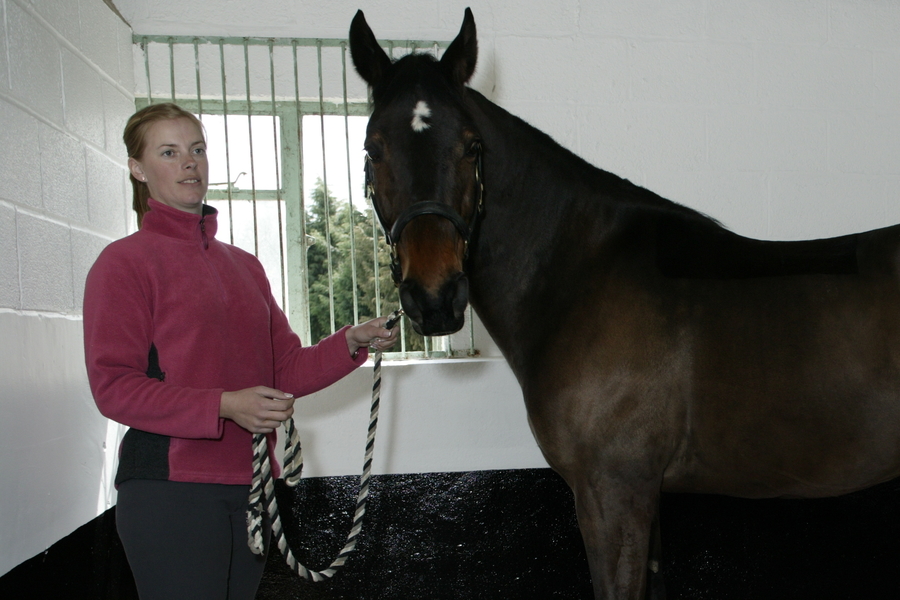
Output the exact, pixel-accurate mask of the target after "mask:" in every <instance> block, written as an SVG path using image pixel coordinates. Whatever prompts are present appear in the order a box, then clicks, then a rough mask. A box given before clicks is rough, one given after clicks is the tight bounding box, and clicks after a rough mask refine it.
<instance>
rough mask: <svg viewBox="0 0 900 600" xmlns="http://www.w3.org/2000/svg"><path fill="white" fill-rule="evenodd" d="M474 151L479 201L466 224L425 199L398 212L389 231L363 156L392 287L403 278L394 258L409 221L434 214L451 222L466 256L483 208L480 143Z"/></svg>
mask: <svg viewBox="0 0 900 600" xmlns="http://www.w3.org/2000/svg"><path fill="white" fill-rule="evenodd" d="M475 152H476V154H475V185H476V186H478V192H477V193H478V199H477V201H476V204H475V212H474V213H473V214H472V217H471V219H470V222H469V223H466V221H465V219H463V218H462V216H460V214H459V213H458V212H456V211H455V210H453V209H452V208H450V207H449V206H447V205H446V204H443V203H441V202H435V201H432V200H426V201H422V202H416V203H414V204H412V205H410V206H408V207H407V208H406V209H405V210H403V211H401V212H400V215H399V216H398V217H397V220H396V221H394V225H393V226H392V227H391V228H390V229H389V228H388V226H387V221H385V219H384V215H382V214H381V209H380V208H379V207H378V201H377V199H376V198H375V165H374V164H372V158H371V157H370V156H369V155H368V154H366V166H365V169H366V197H367V198H368V199H369V201H370V202H371V203H372V208H373V209H375V215H376V216H377V217H378V222H379V224H381V229H382V231H384V237H385V241H387V243H388V246H389V247H390V249H391V277H392V278H393V280H394V285H397V286H399V285H400V282H401V281H402V279H403V273H402V270H401V268H400V260H399V259H398V258H397V243H398V242H399V241H400V236H401V235H403V230H404V229H405V228H406V226H407V225H409V223H410V221H412V220H413V219H416V218H418V217H422V216H425V215H434V216H436V217H441V218H444V219H447V220H448V221H450V222H451V223H453V226H454V227H456V230H457V231H458V232H459V235H460V237H461V238H462V239H463V242H464V244H465V250H464V253H463V260H465V258H467V257H468V255H469V241H470V240H471V239H472V232H473V231H474V230H475V224H476V222H477V221H478V216H479V215H480V214H481V211H482V208H483V206H484V182H483V181H482V179H481V154H482V150H481V144H478V145H477V146H476V147H475Z"/></svg>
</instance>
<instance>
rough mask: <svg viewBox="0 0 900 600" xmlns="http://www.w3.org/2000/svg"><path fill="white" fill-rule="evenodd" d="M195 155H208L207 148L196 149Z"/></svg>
mask: <svg viewBox="0 0 900 600" xmlns="http://www.w3.org/2000/svg"><path fill="white" fill-rule="evenodd" d="M194 154H206V148H194Z"/></svg>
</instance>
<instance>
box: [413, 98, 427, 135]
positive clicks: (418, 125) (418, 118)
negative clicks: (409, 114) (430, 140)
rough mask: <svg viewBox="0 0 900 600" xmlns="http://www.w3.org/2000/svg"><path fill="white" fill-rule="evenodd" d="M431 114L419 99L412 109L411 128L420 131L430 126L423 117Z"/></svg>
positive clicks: (424, 103) (425, 117)
mask: <svg viewBox="0 0 900 600" xmlns="http://www.w3.org/2000/svg"><path fill="white" fill-rule="evenodd" d="M430 116H431V109H430V108H428V104H427V103H426V102H425V101H424V100H419V101H418V102H417V103H416V107H415V108H414V109H413V118H412V128H413V131H415V132H416V133H421V132H423V131H425V130H426V129H428V128H429V127H431V124H430V123H427V122H426V121H425V119H427V118H428V117H430Z"/></svg>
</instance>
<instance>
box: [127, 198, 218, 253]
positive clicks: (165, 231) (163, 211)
mask: <svg viewBox="0 0 900 600" xmlns="http://www.w3.org/2000/svg"><path fill="white" fill-rule="evenodd" d="M148 204H149V206H150V210H149V211H148V212H147V213H146V214H145V215H144V219H143V221H142V223H141V231H149V232H151V233H158V234H160V235H164V236H167V237H171V238H176V239H180V240H186V241H202V242H206V240H207V238H213V237H215V236H216V231H217V230H218V220H217V217H218V214H219V211H217V210H216V209H215V208H213V207H212V206H209V205H207V204H204V205H203V214H202V215H195V214H193V213H189V212H185V211H183V210H178V209H177V208H172V207H171V206H168V205H166V204H163V203H162V202H157V201H156V200H154V199H153V198H150V199H149V200H148Z"/></svg>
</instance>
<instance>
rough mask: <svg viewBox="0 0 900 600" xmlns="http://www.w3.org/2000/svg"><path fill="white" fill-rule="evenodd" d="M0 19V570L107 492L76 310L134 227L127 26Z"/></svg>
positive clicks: (88, 5) (83, 5) (94, 17)
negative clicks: (125, 140) (125, 141)
mask: <svg viewBox="0 0 900 600" xmlns="http://www.w3.org/2000/svg"><path fill="white" fill-rule="evenodd" d="M0 16H2V19H0V146H2V147H3V148H4V149H5V151H4V152H3V153H2V155H0V340H2V343H0V401H2V403H3V407H4V411H5V415H6V416H5V418H4V419H2V421H0V478H2V479H3V481H5V482H6V483H5V484H4V486H3V487H2V488H0V505H2V506H3V511H2V514H0V539H3V540H5V543H4V544H2V547H0V574H2V573H5V572H6V571H7V570H9V569H10V568H12V567H14V566H16V565H17V564H18V563H19V562H21V561H23V560H25V559H27V558H30V557H31V556H33V555H35V554H37V553H39V552H41V551H43V550H44V549H46V548H47V547H49V546H50V545H52V544H53V543H55V542H56V541H57V540H59V539H60V538H61V537H63V536H65V535H67V534H69V533H71V532H72V531H73V530H74V529H75V528H77V527H78V526H80V525H82V524H83V523H85V522H87V521H88V520H90V519H92V518H93V517H94V516H96V515H97V514H98V511H102V510H105V508H107V506H108V505H107V502H108V501H109V500H111V497H110V496H109V494H108V493H106V492H105V491H104V490H105V489H106V488H108V485H107V484H106V482H104V481H103V477H102V473H104V472H105V471H108V468H107V465H106V464H105V461H106V457H107V454H106V452H105V451H104V450H103V448H102V446H103V443H104V442H105V441H106V439H107V430H108V429H109V425H108V421H107V420H106V419H104V418H102V417H101V416H100V414H99V412H98V411H97V409H96V407H95V406H94V405H93V402H92V400H91V395H90V390H89V389H88V385H87V378H86V375H85V372H84V358H83V356H84V355H83V348H82V345H83V342H82V335H81V321H80V313H81V302H82V297H83V293H84V278H85V277H86V275H87V271H88V269H89V268H90V266H91V265H92V264H93V261H94V259H95V258H96V256H97V254H98V253H99V252H100V250H101V249H102V248H103V247H104V246H105V245H106V244H107V243H109V242H110V241H111V240H113V239H116V238H119V237H121V236H123V235H125V234H126V233H127V232H128V227H129V224H130V223H131V222H132V218H131V216H130V215H129V213H128V210H127V198H126V194H125V178H126V172H127V171H126V168H125V160H124V154H125V152H124V148H123V145H122V142H121V141H120V139H119V138H120V136H121V131H122V128H123V126H124V124H125V121H126V119H127V118H128V116H129V115H130V114H131V113H132V112H133V111H134V99H133V92H132V90H133V87H134V76H133V70H132V58H131V54H132V47H131V30H130V28H129V27H128V26H126V25H125V24H124V23H123V22H122V21H121V20H120V19H119V18H118V17H116V16H115V15H114V14H113V13H112V12H111V11H110V10H109V8H108V7H107V6H106V5H105V4H104V2H103V0H65V1H59V0H0ZM115 429H117V427H116V428H115ZM23 448H26V449H27V456H23V455H22V449H23ZM23 464H27V465H28V468H25V469H23V468H22V465H23ZM104 486H105V487H104ZM10 541H15V543H11V542H10Z"/></svg>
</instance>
